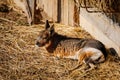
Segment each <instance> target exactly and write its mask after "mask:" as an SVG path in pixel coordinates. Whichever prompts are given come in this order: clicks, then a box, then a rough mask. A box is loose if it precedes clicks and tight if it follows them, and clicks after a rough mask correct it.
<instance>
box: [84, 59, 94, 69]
mask: <svg viewBox="0 0 120 80" xmlns="http://www.w3.org/2000/svg"><path fill="white" fill-rule="evenodd" d="M85 64H86V66H87V67H85V69H84V70H85V71H89V70H92V69H95V68H96V66H95V63H94V60H92V59H91V57H88V58H86V59H85Z"/></svg>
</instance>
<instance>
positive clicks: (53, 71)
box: [0, 10, 120, 80]
mask: <svg viewBox="0 0 120 80" xmlns="http://www.w3.org/2000/svg"><path fill="white" fill-rule="evenodd" d="M43 28H44V24H37V25H32V26H28V24H27V19H26V17H25V16H24V15H22V14H19V13H18V12H15V11H13V10H11V11H9V12H0V80H120V68H119V66H120V61H119V59H117V58H115V57H114V56H110V55H109V56H108V58H107V60H106V61H105V62H104V63H101V64H97V68H96V69H93V70H91V71H87V72H85V71H83V70H80V69H77V70H75V71H73V72H72V73H68V70H69V69H71V68H73V67H75V66H76V65H77V61H76V60H71V59H54V58H53V57H52V56H48V54H49V53H47V52H46V50H45V49H44V48H36V46H35V40H36V38H37V36H38V34H39V31H40V30H42V29H43ZM55 29H56V31H57V32H58V33H60V34H63V35H67V36H71V37H82V38H92V37H91V36H90V35H89V34H88V33H87V32H86V31H84V30H83V29H81V28H80V27H71V26H65V25H62V24H55ZM83 67H84V65H83Z"/></svg>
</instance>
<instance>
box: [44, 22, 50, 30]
mask: <svg viewBox="0 0 120 80" xmlns="http://www.w3.org/2000/svg"><path fill="white" fill-rule="evenodd" d="M49 27H50V25H49V22H48V20H46V22H45V29H48V28H49Z"/></svg>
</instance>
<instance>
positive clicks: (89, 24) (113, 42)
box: [80, 8, 120, 56]
mask: <svg viewBox="0 0 120 80" xmlns="http://www.w3.org/2000/svg"><path fill="white" fill-rule="evenodd" d="M80 25H81V26H82V27H83V28H84V29H85V30H86V31H88V32H89V33H90V34H91V35H92V36H93V37H94V38H95V39H98V40H100V41H101V42H103V43H104V44H105V45H106V46H107V47H108V48H111V47H113V48H114V49H115V50H116V51H117V53H118V54H119V56H120V26H118V25H117V24H113V22H112V20H110V19H108V18H107V17H106V16H105V15H104V14H102V13H88V12H87V11H86V10H85V9H84V8H81V9H80Z"/></svg>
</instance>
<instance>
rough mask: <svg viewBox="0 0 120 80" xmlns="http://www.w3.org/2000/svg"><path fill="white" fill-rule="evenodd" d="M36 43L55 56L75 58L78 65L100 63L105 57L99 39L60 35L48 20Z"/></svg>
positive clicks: (103, 47) (104, 51)
mask: <svg viewBox="0 0 120 80" xmlns="http://www.w3.org/2000/svg"><path fill="white" fill-rule="evenodd" d="M36 45H37V46H39V47H45V48H46V50H47V51H48V52H49V53H51V54H53V55H54V56H55V57H58V58H71V59H77V60H78V62H79V64H80V65H81V64H83V63H85V64H87V65H89V66H90V64H95V63H101V62H103V61H105V59H106V57H107V53H106V49H105V46H104V45H103V44H102V43H101V42H100V41H98V40H95V39H83V38H71V37H67V36H63V35H60V34H58V33H56V32H55V30H54V26H53V25H52V26H50V25H49V22H48V21H46V25H45V30H43V31H41V32H40V34H39V37H38V39H37V40H36Z"/></svg>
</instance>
